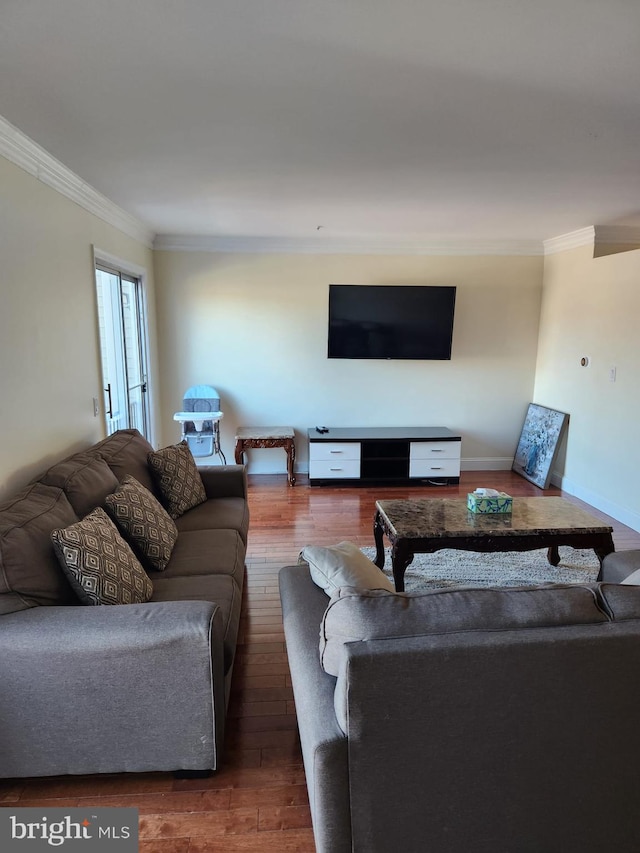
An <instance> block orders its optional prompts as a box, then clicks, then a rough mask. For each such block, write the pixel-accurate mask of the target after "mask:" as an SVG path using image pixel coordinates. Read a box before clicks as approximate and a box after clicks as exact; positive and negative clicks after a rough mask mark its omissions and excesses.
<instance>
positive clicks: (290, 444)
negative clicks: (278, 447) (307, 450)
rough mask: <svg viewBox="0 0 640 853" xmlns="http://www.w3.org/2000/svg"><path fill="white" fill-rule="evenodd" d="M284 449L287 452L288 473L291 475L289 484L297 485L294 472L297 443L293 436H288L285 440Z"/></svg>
mask: <svg viewBox="0 0 640 853" xmlns="http://www.w3.org/2000/svg"><path fill="white" fill-rule="evenodd" d="M284 449H285V451H286V454H287V475H288V477H289V485H290V486H295V484H296V478H295V474H294V473H293V463H294V462H295V461H296V445H295V442H294V441H293V439H292V438H287V439H286V440H285V443H284Z"/></svg>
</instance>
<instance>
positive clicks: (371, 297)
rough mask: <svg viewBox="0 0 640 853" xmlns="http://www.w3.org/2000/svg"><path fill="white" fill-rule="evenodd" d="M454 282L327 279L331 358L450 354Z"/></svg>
mask: <svg viewBox="0 0 640 853" xmlns="http://www.w3.org/2000/svg"><path fill="white" fill-rule="evenodd" d="M455 304H456V288H455V287H449V286H431V285H384V284H383V285H365V284H330V285H329V353H328V354H329V358H386V359H432V360H440V361H445V360H448V359H450V358H451V343H452V339H453V314H454V309H455Z"/></svg>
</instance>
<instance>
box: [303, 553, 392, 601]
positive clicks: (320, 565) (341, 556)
mask: <svg viewBox="0 0 640 853" xmlns="http://www.w3.org/2000/svg"><path fill="white" fill-rule="evenodd" d="M298 562H299V563H300V562H307V563H308V564H309V571H310V572H311V577H312V578H313V582H314V583H315V584H317V585H318V586H319V587H320V588H321V589H323V590H324V591H325V592H326V593H327V595H333V593H334V592H335V591H336V590H337V589H340V587H341V586H349V587H357V588H358V589H386V590H387V591H388V592H395V587H394V585H393V584H392V583H391V581H390V580H389V578H388V577H387V576H386V575H385V573H384V572H383V571H382V570H381V569H379V568H378V567H377V566H376V564H375V563H373V562H371V560H370V559H369V558H368V557H365V555H364V554H363V553H362V551H361V550H360V549H359V548H358V546H357V545H354V544H353V543H352V542H339V543H338V544H337V545H331V546H328V547H320V546H316V545H307V546H306V547H305V548H303V549H302V551H301V552H300V556H299V558H298Z"/></svg>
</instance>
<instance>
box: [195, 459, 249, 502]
mask: <svg viewBox="0 0 640 853" xmlns="http://www.w3.org/2000/svg"><path fill="white" fill-rule="evenodd" d="M198 472H199V473H200V476H201V477H202V482H203V483H204V490H205V492H206V493H207V497H208V498H244V499H245V500H246V499H247V469H246V466H245V465H202V466H198Z"/></svg>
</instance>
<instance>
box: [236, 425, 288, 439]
mask: <svg viewBox="0 0 640 853" xmlns="http://www.w3.org/2000/svg"><path fill="white" fill-rule="evenodd" d="M247 438H249V439H251V438H253V439H256V440H260V439H270V438H294V432H293V427H288V426H265V427H238V429H237V431H236V440H237V439H247Z"/></svg>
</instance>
